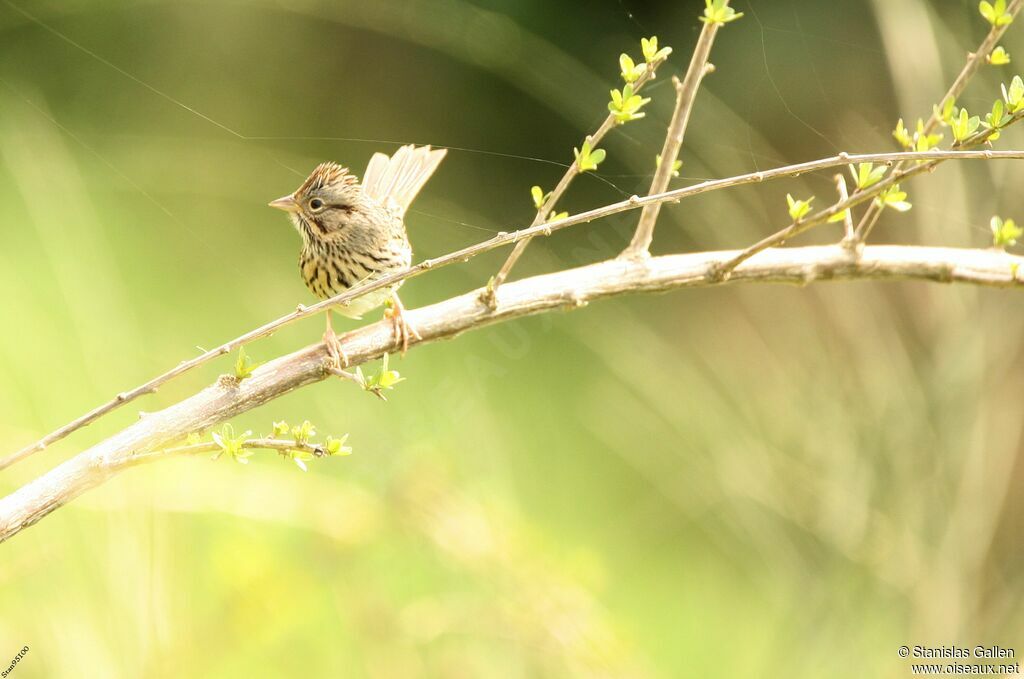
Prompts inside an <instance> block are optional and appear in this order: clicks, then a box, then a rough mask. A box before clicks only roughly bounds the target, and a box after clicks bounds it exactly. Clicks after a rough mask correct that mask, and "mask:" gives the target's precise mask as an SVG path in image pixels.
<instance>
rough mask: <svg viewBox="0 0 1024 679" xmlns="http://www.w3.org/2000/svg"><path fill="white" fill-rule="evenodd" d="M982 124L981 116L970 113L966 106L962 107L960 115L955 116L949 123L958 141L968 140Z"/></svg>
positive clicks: (954, 137)
mask: <svg viewBox="0 0 1024 679" xmlns="http://www.w3.org/2000/svg"><path fill="white" fill-rule="evenodd" d="M980 126H981V118H979V117H978V116H972V115H970V114H969V113H968V112H967V109H965V108H962V109H960V115H958V116H956V117H955V118H953V121H952V122H951V123H950V125H949V127H950V130H952V132H953V139H955V140H956V141H957V143H963V142H965V141H967V139H969V138H970V136H971V135H972V134H974V133H975V132H977V131H978V128H979V127H980Z"/></svg>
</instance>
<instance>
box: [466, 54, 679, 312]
mask: <svg viewBox="0 0 1024 679" xmlns="http://www.w3.org/2000/svg"><path fill="white" fill-rule="evenodd" d="M665 60H666V58H665V57H660V58H658V59H655V60H654V61H652V62H651V63H649V64H647V68H646V69H644V72H643V74H642V75H641V76H640V77H639V78H637V80H636V82H635V83H634V84H633V91H634V92H635V93H638V94H639V92H640V90H641V88H642V87H643V86H644V85H645V84H646V83H647V82H648V81H649V80H653V79H654V78H655V75H656V73H657V70H658V67H659V66H661V65H662V64H663V63H665ZM617 124H618V122H617V120H616V118H615V114H614V113H610V114H609V115H608V117H607V118H605V119H604V122H602V123H601V125H600V127H598V128H597V130H596V131H594V133H593V134H591V135H589V136H588V137H587V139H588V140H589V141H590V145H591V148H597V145H598V144H599V143H600V142H601V140H602V139H604V137H605V135H606V134H608V133H609V132H610V131H611V130H612V129H613V128H614V127H616V126H617ZM578 174H580V168H579V163H578V162H576V161H573V162H572V164H571V165H569V167H568V168H567V169H566V171H565V174H564V175H562V178H561V179H560V180H559V181H558V184H557V185H556V186H555V188H554V190H553V191H552V192H551V195H550V196H548V198H547V200H545V201H544V203H543V205H541V206H540V208H538V210H537V214H536V216H534V218H533V221H532V222H531V223H530V226H538V225H540V224H543V223H544V222H546V221H547V220H548V217H549V216H550V215H551V213H552V212H553V211H554V209H555V205H556V204H557V203H558V201H559V200H561V198H562V195H563V194H565V192H566V190H567V189H568V188H569V184H571V183H572V180H573V179H575V178H576V176H577V175H578ZM531 240H533V237H532V236H531V237H528V238H524V239H523V240H521V241H519V242H518V243H516V246H515V247H514V248H512V252H510V253H509V255H508V258H507V259H506V260H505V263H504V264H502V265H501V268H500V269H499V270H498V273H497V274H495V275H494V280H493V281H491V284H490V285H489V286H488V287H487V288H485V289H484V292H483V297H482V299H483V300H484V301H485V302H486V303H487V304H488V305H491V306H493V305H494V300H495V299H496V298H495V293H496V292H497V290H498V286H500V285H501V284H502V283H504V282H505V280H506V279H507V278H508V275H509V274H510V273H511V272H512V267H514V266H515V265H516V262H518V261H519V258H520V257H522V256H523V252H524V251H525V250H526V247H527V246H528V245H529V244H530V241H531Z"/></svg>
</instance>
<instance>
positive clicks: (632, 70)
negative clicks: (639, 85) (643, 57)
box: [619, 52, 647, 83]
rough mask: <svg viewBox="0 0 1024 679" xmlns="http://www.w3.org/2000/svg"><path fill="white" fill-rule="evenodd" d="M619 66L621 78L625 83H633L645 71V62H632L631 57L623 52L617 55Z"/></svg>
mask: <svg viewBox="0 0 1024 679" xmlns="http://www.w3.org/2000/svg"><path fill="white" fill-rule="evenodd" d="M619 68H621V69H622V80H623V81H624V82H626V83H635V82H636V81H637V80H639V79H640V77H641V76H642V75H643V74H644V73H646V72H647V64H637V63H634V62H633V57H631V56H629V55H628V54H626V53H625V52H623V53H622V54H620V55H619Z"/></svg>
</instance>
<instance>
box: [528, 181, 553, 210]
mask: <svg viewBox="0 0 1024 679" xmlns="http://www.w3.org/2000/svg"><path fill="white" fill-rule="evenodd" d="M530 195H531V196H533V206H534V207H535V208H537V209H538V210H539V209H541V208H542V207H544V203H546V202H548V198H550V197H551V192H550V191H548V192H547V193H544V189H542V188H540V187H539V186H534V187H533V188H531V189H530Z"/></svg>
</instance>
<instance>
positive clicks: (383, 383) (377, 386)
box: [356, 354, 405, 395]
mask: <svg viewBox="0 0 1024 679" xmlns="http://www.w3.org/2000/svg"><path fill="white" fill-rule="evenodd" d="M389 358H390V357H389V356H388V355H387V354H384V358H383V359H382V360H381V365H380V373H378V374H377V375H371V376H369V377H366V376H364V375H363V371H362V370H361V369H360V368H359V367H358V366H357V367H356V377H357V378H359V381H360V382H361V383H362V384H363V389H365V390H366V391H372V392H374V393H376V394H377V395H380V392H381V391H382V390H383V389H393V388H394V386H395V385H396V384H398V383H399V382H404V381H405V378H404V377H402V376H401V375H400V374H399V373H398V371H397V370H389V369H388V359H389Z"/></svg>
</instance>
